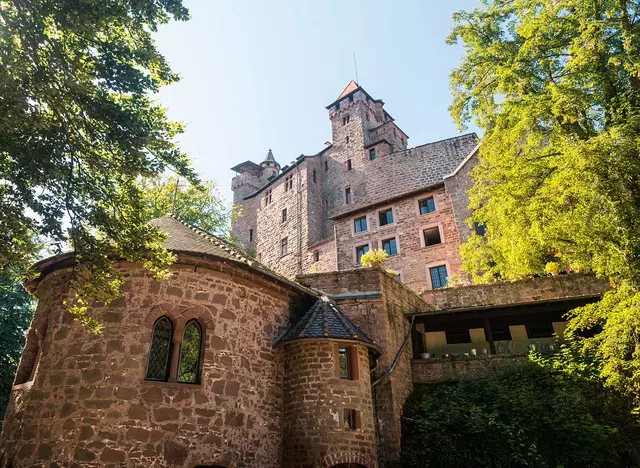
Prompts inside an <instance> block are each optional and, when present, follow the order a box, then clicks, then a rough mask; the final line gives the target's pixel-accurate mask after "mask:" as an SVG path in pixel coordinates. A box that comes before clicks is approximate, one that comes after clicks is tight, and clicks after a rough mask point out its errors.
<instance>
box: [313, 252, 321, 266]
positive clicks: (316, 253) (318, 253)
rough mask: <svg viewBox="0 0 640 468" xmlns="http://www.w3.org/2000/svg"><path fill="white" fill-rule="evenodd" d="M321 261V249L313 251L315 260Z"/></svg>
mask: <svg viewBox="0 0 640 468" xmlns="http://www.w3.org/2000/svg"><path fill="white" fill-rule="evenodd" d="M319 261H320V251H319V250H316V251H315V252H313V262H314V263H318V262H319Z"/></svg>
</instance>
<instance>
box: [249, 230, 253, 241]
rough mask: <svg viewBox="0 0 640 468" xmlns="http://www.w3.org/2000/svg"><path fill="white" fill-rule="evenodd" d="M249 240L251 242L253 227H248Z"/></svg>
mask: <svg viewBox="0 0 640 468" xmlns="http://www.w3.org/2000/svg"><path fill="white" fill-rule="evenodd" d="M249 242H253V229H249Z"/></svg>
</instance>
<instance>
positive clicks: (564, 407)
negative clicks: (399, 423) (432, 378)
mask: <svg viewBox="0 0 640 468" xmlns="http://www.w3.org/2000/svg"><path fill="white" fill-rule="evenodd" d="M587 377H588V376H585V374H584V373H579V372H577V371H576V372H573V373H571V374H568V373H564V372H559V371H557V370H554V369H552V368H551V366H550V365H547V364H545V363H541V362H535V363H530V362H524V363H520V364H517V363H516V364H514V365H513V366H510V367H506V368H505V369H504V370H502V371H499V372H492V373H489V374H485V375H483V376H481V377H480V378H478V379H473V380H462V381H460V382H458V383H453V384H452V383H443V384H437V385H419V386H416V388H415V390H414V392H413V394H412V395H411V397H410V398H409V400H408V402H407V406H406V407H405V410H404V416H403V431H402V453H403V466H406V467H424V466H437V467H459V466H464V467H470V468H472V467H492V468H494V467H509V468H512V467H524V466H535V467H583V466H590V467H605V466H606V467H623V466H636V465H637V464H638V463H640V453H638V451H637V448H636V444H635V441H636V440H637V437H638V436H640V426H638V424H637V422H635V421H634V420H633V419H632V418H631V417H630V416H629V413H628V410H627V408H628V404H627V402H626V400H624V399H623V398H621V397H620V396H619V395H617V394H616V393H614V392H609V391H604V390H603V389H601V388H600V387H599V385H598V383H597V381H594V380H590V379H588V378H587ZM625 410H627V412H626V413H625Z"/></svg>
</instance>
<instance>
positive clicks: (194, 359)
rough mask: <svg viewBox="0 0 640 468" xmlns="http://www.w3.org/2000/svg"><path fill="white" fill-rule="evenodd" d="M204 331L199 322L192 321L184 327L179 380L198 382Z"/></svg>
mask: <svg viewBox="0 0 640 468" xmlns="http://www.w3.org/2000/svg"><path fill="white" fill-rule="evenodd" d="M201 342H202V332H201V330H200V325H198V322H195V321H191V322H189V323H188V324H187V326H186V327H185V328H184V335H183V338H182V347H181V349H180V365H179V366H178V381H179V382H185V383H198V380H199V379H198V370H199V367H200V343H201Z"/></svg>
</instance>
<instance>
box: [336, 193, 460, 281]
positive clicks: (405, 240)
mask: <svg viewBox="0 0 640 468" xmlns="http://www.w3.org/2000/svg"><path fill="white" fill-rule="evenodd" d="M429 196H433V197H434V200H435V203H436V211H435V212H433V213H427V214H424V215H420V214H419V211H418V200H421V199H424V198H427V197H429ZM386 208H392V209H393V217H394V223H393V224H391V225H386V226H378V215H377V211H378V210H380V209H386ZM363 215H366V216H367V225H368V230H367V231H365V232H361V233H355V232H354V230H353V223H354V219H355V218H358V217H361V216H363ZM335 222H336V235H337V238H338V269H340V270H346V269H351V268H354V267H355V266H357V264H356V257H355V248H356V247H357V246H360V245H364V244H367V245H369V248H371V249H381V248H382V241H383V240H385V239H389V238H395V239H396V244H397V247H398V254H397V255H392V256H389V257H388V258H387V264H386V265H385V268H390V269H393V270H395V271H397V272H399V273H401V276H402V281H403V282H404V283H405V284H407V285H408V286H410V287H411V288H412V289H414V290H416V291H419V290H425V289H430V281H429V279H428V266H436V265H444V264H446V265H447V270H448V272H449V274H451V273H456V274H460V273H461V262H460V253H459V250H460V243H459V237H458V229H457V226H456V220H455V217H454V213H453V206H452V204H451V199H450V198H449V195H448V194H447V192H446V191H445V189H444V186H440V187H438V188H437V189H434V190H433V191H432V192H425V193H422V194H420V195H415V196H410V197H407V198H403V199H401V200H398V201H396V202H394V203H390V204H388V205H381V206H378V207H376V209H372V210H369V211H366V212H360V213H357V214H355V215H353V216H348V217H344V218H340V219H337V220H336V221H335ZM436 226H439V227H440V232H441V239H442V241H443V242H442V243H441V244H437V245H433V246H427V247H423V246H422V245H423V243H422V242H421V240H422V230H423V229H424V228H428V227H429V228H430V227H436Z"/></svg>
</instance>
